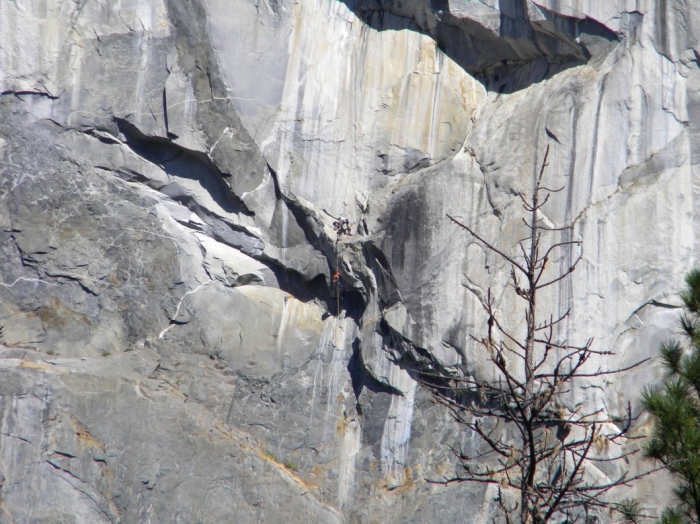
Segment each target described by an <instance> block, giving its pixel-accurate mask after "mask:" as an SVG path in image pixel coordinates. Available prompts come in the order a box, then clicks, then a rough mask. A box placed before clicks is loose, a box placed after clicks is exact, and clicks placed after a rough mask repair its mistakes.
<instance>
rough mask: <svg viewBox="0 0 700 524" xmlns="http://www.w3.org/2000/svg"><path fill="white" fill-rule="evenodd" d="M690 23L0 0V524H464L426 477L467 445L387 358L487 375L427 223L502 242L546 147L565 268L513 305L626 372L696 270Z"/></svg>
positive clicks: (456, 244) (647, 17)
mask: <svg viewBox="0 0 700 524" xmlns="http://www.w3.org/2000/svg"><path fill="white" fill-rule="evenodd" d="M699 39H700V5H698V4H697V3H696V2H692V1H682V0H609V1H608V0H606V1H598V0H527V1H525V0H443V1H430V2H429V1H427V0H407V1H398V0H342V1H340V0H296V1H294V2H292V1H288V0H189V1H187V2H184V1H181V0H122V1H121V2H96V1H88V0H31V1H30V0H13V1H0V413H1V414H0V523H17V524H20V523H39V522H64V523H69V522H72V523H95V522H122V523H127V522H164V523H165V522H168V523H170V522H188V523H189V522H212V523H213V522H241V523H246V522H251V523H252V522H299V523H302V522H303V523H306V522H329V523H331V522H332V523H340V522H348V523H370V522H386V523H391V522H396V523H399V522H401V523H406V522H416V523H418V522H434V521H444V522H465V523H470V522H485V521H487V520H490V515H491V514H492V512H493V511H495V504H494V493H493V492H491V491H490V489H485V488H484V487H482V486H479V485H469V484H467V485H465V484H461V485H454V484H453V485H449V486H443V485H440V484H436V483H434V482H431V480H436V479H438V480H439V479H441V478H443V477H444V476H445V475H448V476H449V475H450V472H451V471H453V468H454V461H453V458H452V456H451V454H450V452H449V450H448V446H449V445H458V444H460V443H461V444H463V445H466V446H467V447H470V446H471V447H472V448H475V447H476V446H477V445H478V440H477V439H475V438H474V436H473V435H469V434H464V433H460V432H459V431H458V430H457V428H455V427H454V426H453V424H452V423H451V421H450V419H449V417H448V416H447V414H446V413H444V412H443V411H441V410H440V409H439V408H437V407H436V406H434V405H433V404H432V403H431V400H430V396H429V395H428V394H427V393H426V392H425V391H423V390H421V389H419V388H418V387H417V384H416V382H415V380H414V378H415V377H414V376H413V375H412V373H413V371H412V369H413V368H414V367H415V366H416V362H418V363H419V364H418V365H430V366H442V367H445V368H452V369H455V370H458V371H459V372H462V373H467V374H469V375H472V376H474V377H477V378H478V379H479V380H488V379H489V378H491V377H493V374H494V370H493V369H492V368H491V367H490V366H489V363H488V359H487V357H486V355H484V354H482V353H481V351H480V349H479V347H478V346H476V345H475V344H474V343H473V340H472V338H471V337H472V335H473V336H477V337H478V336H481V335H482V334H483V331H484V326H485V321H486V319H485V317H484V313H483V309H482V307H481V303H482V301H483V300H484V297H485V293H486V289H487V288H489V287H491V288H492V290H493V293H494V295H495V296H496V300H497V301H500V308H501V309H500V312H501V315H502V321H503V322H504V323H506V324H508V325H511V326H513V327H515V328H516V329H517V327H518V325H519V322H520V321H521V313H520V310H519V308H518V306H516V304H514V303H513V302H512V301H510V300H509V299H508V298H507V297H508V296H509V295H508V293H507V290H506V289H505V283H506V281H507V279H508V276H509V268H508V267H506V266H505V265H504V264H503V261H502V260H499V259H498V258H497V257H494V256H493V255H492V254H490V253H485V252H484V251H483V249H482V248H480V247H479V246H478V245H477V244H475V243H473V242H471V241H470V240H469V239H468V238H467V237H466V236H465V234H464V233H463V232H462V231H461V230H459V229H458V228H457V227H456V226H454V224H452V223H451V222H449V221H448V220H447V219H446V213H450V214H452V215H455V216H458V217H460V218H462V219H463V220H465V221H467V222H469V223H470V224H473V225H474V227H475V228H476V229H478V230H479V231H480V232H481V233H482V234H483V235H484V236H485V237H487V238H489V239H494V241H495V242H496V243H497V245H498V246H499V247H500V248H502V249H503V250H506V251H508V252H513V251H514V249H515V246H516V243H517V241H518V240H519V239H520V238H522V236H523V227H522V225H521V224H522V223H521V221H520V218H519V217H520V215H519V212H520V209H521V206H520V201H519V198H518V197H517V193H518V192H520V191H524V192H526V191H527V190H528V188H530V187H531V186H532V180H533V178H532V177H533V173H534V171H535V169H536V167H537V166H538V164H539V163H540V162H541V160H542V156H543V152H544V149H545V147H546V146H547V145H550V146H551V164H550V167H549V169H548V177H549V180H550V185H551V186H552V187H554V186H565V187H566V190H565V191H562V192H561V193H557V194H556V195H555V196H554V197H553V198H552V200H551V201H550V202H549V203H548V204H547V208H546V209H545V213H544V214H545V217H544V219H545V220H548V221H550V222H551V223H553V224H557V225H563V224H565V223H573V224H574V226H575V228H574V232H573V235H574V236H575V237H576V238H579V237H580V238H582V239H583V246H584V247H583V249H584V258H583V261H582V263H581V265H580V266H579V267H578V269H577V271H576V272H575V274H574V277H573V279H571V280H570V281H565V282H563V283H562V285H560V286H558V287H557V288H555V289H552V290H551V292H550V294H549V295H547V296H546V297H545V298H546V300H545V303H544V304H543V305H542V308H543V309H546V310H548V311H551V312H552V314H555V315H556V314H557V313H562V312H564V311H566V310H567V309H569V308H571V310H572V316H571V319H570V321H569V322H568V323H567V324H566V325H565V326H563V327H562V330H561V332H560V333H559V334H558V336H560V337H561V338H566V339H568V340H570V341H584V340H586V339H587V338H589V337H591V336H594V337H595V338H596V345H597V347H598V348H600V349H609V350H612V351H614V352H615V356H614V357H613V358H611V359H607V360H604V359H601V360H599V361H596V362H592V363H591V368H592V369H595V368H597V367H598V366H603V367H608V368H614V367H616V366H627V365H629V364H631V363H633V362H636V361H638V360H640V359H643V358H646V357H648V356H653V355H655V354H656V349H657V346H658V343H659V342H660V341H661V340H663V339H665V338H666V337H668V336H669V334H670V330H671V329H673V328H674V326H675V322H676V317H677V313H678V311H677V307H678V300H677V298H676V295H677V292H678V290H679V288H680V286H681V284H682V279H683V276H684V274H685V272H686V271H687V270H688V269H689V268H691V267H693V266H694V265H696V264H697V262H698V255H699V254H700V247H699V246H698V243H697V240H696V239H697V238H698V235H699V234H700V215H699V213H700V211H698V210H700V202H699V199H700V186H699V185H698V177H699V176H700V130H699V128H698V126H699V125H700V71H699V68H698V66H699V64H700V40H699ZM545 128H546V129H547V130H548V131H549V135H552V136H554V137H555V138H550V137H549V136H548V134H546V133H545ZM341 215H342V216H345V217H348V218H349V219H351V220H352V222H353V234H352V236H350V237H343V238H342V239H338V238H337V237H336V234H335V232H334V229H333V221H334V220H335V219H336V218H337V217H338V216H341ZM576 254H577V253H576V252H568V253H565V254H563V255H562V257H561V258H560V259H559V260H557V261H556V262H557V263H558V264H560V265H561V266H562V267H566V264H567V263H569V262H570V260H571V259H572V258H573V257H575V256H576ZM336 270H337V271H339V272H340V274H341V278H342V282H343V287H342V292H341V293H340V295H341V296H338V293H337V290H336V288H335V286H333V285H331V278H330V276H331V274H333V273H334V272H335V271H336ZM338 305H340V310H339V308H338ZM406 363H412V365H410V366H407V365H405V364H406ZM658 376H659V368H658V366H657V365H656V364H654V363H650V364H647V365H645V366H643V367H641V368H639V369H637V370H635V371H634V372H629V373H626V374H624V375H622V376H618V377H615V378H614V379H613V380H612V381H609V380H608V381H605V380H602V379H601V380H592V381H591V383H590V384H585V385H582V386H583V387H582V388H581V389H579V390H577V391H576V392H575V393H574V394H572V395H569V396H568V397H567V398H566V399H565V401H566V403H567V404H568V405H569V407H571V408H574V407H575V406H577V405H579V404H583V405H585V406H586V407H587V408H589V409H598V408H601V409H604V410H605V411H606V412H607V413H610V414H613V415H615V414H619V413H620V412H621V410H624V408H625V406H626V405H627V402H628V401H630V402H632V405H633V409H634V410H635V412H638V409H639V406H638V395H639V392H640V390H641V388H642V387H643V386H644V385H646V384H649V383H651V382H653V381H654V380H656V379H657V378H658ZM646 424H647V421H646V420H645V418H644V417H642V418H641V419H640V420H639V421H638V423H637V425H636V426H635V428H634V430H633V431H634V432H636V433H638V434H643V432H644V431H646V427H647V426H646ZM641 467H644V465H643V464H640V462H639V461H638V460H636V459H635V460H633V461H632V462H631V463H630V464H629V465H620V466H618V468H629V469H630V470H632V471H636V470H638V469H639V468H641ZM601 469H602V471H601V472H600V474H601V475H610V476H613V475H615V473H616V471H615V470H607V469H605V468H602V467H601ZM659 483H660V480H659V479H650V480H645V481H644V482H640V483H638V484H637V485H636V486H635V488H634V489H633V490H631V491H629V492H624V493H623V492H621V493H619V494H616V496H620V497H622V498H626V497H630V496H638V497H639V498H640V499H641V500H643V501H644V505H645V507H646V509H647V510H648V511H649V512H651V513H654V512H656V511H657V510H658V508H659V507H660V506H661V505H662V504H663V503H664V502H665V501H666V498H667V496H668V495H667V493H666V492H665V491H664V489H663V488H659Z"/></svg>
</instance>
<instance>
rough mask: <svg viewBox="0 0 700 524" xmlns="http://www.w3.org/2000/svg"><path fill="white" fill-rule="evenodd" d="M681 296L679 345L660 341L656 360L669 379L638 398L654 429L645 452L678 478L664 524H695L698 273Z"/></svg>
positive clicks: (699, 451) (699, 474) (699, 493)
mask: <svg viewBox="0 0 700 524" xmlns="http://www.w3.org/2000/svg"><path fill="white" fill-rule="evenodd" d="M685 281H686V285H687V287H686V290H685V291H684V292H683V293H682V294H681V299H682V300H683V303H684V305H685V309H686V312H685V314H684V315H683V316H682V317H681V322H680V323H681V330H682V334H683V336H684V339H685V340H684V342H685V343H684V344H683V343H681V342H679V341H669V342H665V343H664V344H662V346H661V351H660V353H661V361H662V363H663V366H664V367H665V368H666V370H667V372H668V375H667V377H666V379H665V380H664V382H663V384H662V385H661V386H660V387H657V388H648V389H647V390H646V391H645V392H644V395H643V397H642V402H643V404H644V407H645V408H646V409H647V411H649V413H651V415H652V417H653V419H654V431H653V434H652V436H651V438H650V439H649V440H648V441H647V444H646V446H645V449H644V453H645V456H646V457H647V458H649V459H653V460H656V461H658V462H660V463H662V464H663V465H664V467H665V468H666V469H667V470H668V471H669V472H670V473H671V474H672V475H673V476H674V477H675V478H676V479H677V481H678V483H677V485H676V487H675V488H674V490H673V492H674V495H675V497H676V499H677V501H676V502H677V503H676V504H673V505H671V506H669V507H668V508H667V509H666V510H665V511H664V513H663V516H662V518H661V522H662V523H663V524H681V523H688V522H696V523H697V522H700V270H694V271H691V272H690V273H689V274H688V276H687V277H686V280H685Z"/></svg>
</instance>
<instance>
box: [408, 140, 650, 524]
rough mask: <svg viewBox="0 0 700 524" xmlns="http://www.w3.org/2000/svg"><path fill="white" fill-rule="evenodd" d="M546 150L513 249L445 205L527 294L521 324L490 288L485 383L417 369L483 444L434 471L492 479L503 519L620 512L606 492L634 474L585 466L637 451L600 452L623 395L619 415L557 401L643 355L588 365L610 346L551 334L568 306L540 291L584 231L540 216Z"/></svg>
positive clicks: (556, 276)
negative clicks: (554, 306)
mask: <svg viewBox="0 0 700 524" xmlns="http://www.w3.org/2000/svg"><path fill="white" fill-rule="evenodd" d="M548 158H549V147H547V150H546V152H545V155H544V160H543V161H542V164H541V167H540V170H539V173H537V174H536V177H535V180H534V184H533V186H534V188H533V191H532V194H531V195H529V196H525V195H524V194H520V199H521V200H522V204H523V207H524V210H525V217H524V218H523V221H524V223H525V226H526V227H527V230H528V231H529V234H528V235H527V238H525V239H524V240H522V241H521V242H519V244H518V251H519V252H518V254H517V255H511V254H508V253H507V252H506V250H505V249H501V248H499V247H497V246H496V245H495V243H493V242H490V241H489V240H487V239H486V238H484V237H483V236H482V235H480V234H479V233H478V232H477V231H476V230H475V229H474V228H472V227H471V226H469V225H467V224H465V223H464V222H462V221H460V220H457V219H456V218H454V217H453V216H450V215H448V217H449V219H450V220H452V221H453V222H454V223H455V224H457V225H458V226H459V227H461V228H462V229H464V230H465V231H467V232H468V233H469V235H471V237H473V238H474V239H475V240H476V241H477V242H479V243H480V244H481V245H482V246H484V247H485V248H486V249H487V250H490V251H492V252H493V253H495V254H496V255H498V256H499V257H500V258H502V259H503V260H504V261H505V262H506V263H507V264H508V265H510V283H509V286H508V288H509V289H511V291H512V292H513V295H514V296H513V299H514V300H520V301H522V302H523V303H524V315H525V318H524V324H525V327H524V330H523V329H521V330H520V331H519V332H516V331H515V330H513V329H511V328H509V327H507V325H506V324H507V322H505V321H504V319H503V318H502V317H501V312H500V311H499V309H498V308H497V307H496V306H495V305H494V300H493V298H492V293H491V290H490V289H489V291H488V294H487V296H486V299H485V303H484V304H483V306H484V309H485V311H486V314H487V316H488V323H487V332H486V334H485V336H483V337H482V338H477V337H472V338H473V339H474V340H475V342H476V343H477V344H478V345H479V346H480V347H482V348H483V350H484V351H485V353H486V354H487V355H488V357H489V359H490V361H491V362H492V363H493V364H494V366H495V368H496V370H497V371H498V379H497V380H496V381H494V382H487V383H484V382H481V381H478V380H477V379H474V378H469V377H466V378H465V377H464V376H459V377H458V376H456V375H452V374H449V373H447V372H445V371H435V370H433V371H428V372H425V370H424V371H423V372H422V373H421V374H420V377H421V378H420V381H421V383H422V385H423V386H426V387H428V388H429V389H431V390H432V391H433V393H434V395H435V398H436V399H437V401H438V402H439V403H440V404H442V405H444V406H446V407H447V408H448V409H449V411H450V412H451V414H452V416H453V417H454V419H455V420H456V421H457V422H458V423H459V424H460V425H462V426H464V427H466V428H468V429H469V430H471V431H473V432H475V433H476V434H477V435H478V436H479V437H480V439H481V440H482V441H483V443H484V444H485V445H484V446H483V448H482V449H485V450H486V451H482V452H481V453H477V454H476V455H469V454H467V452H466V451H465V450H463V449H454V450H453V451H454V452H455V453H456V455H457V457H458V458H459V460H460V462H461V466H462V467H461V468H460V473H459V474H457V475H456V476H455V477H453V478H443V479H441V480H436V481H437V482H441V483H451V482H461V481H471V482H482V483H488V484H495V485H497V486H498V494H499V495H498V500H499V504H500V508H501V513H502V515H503V518H504V520H505V521H506V522H507V523H508V524H510V523H513V522H518V521H519V522H521V523H523V524H525V523H528V524H539V523H546V522H550V521H552V520H557V521H562V520H566V521H567V522H575V521H576V520H578V519H579V518H581V517H582V516H584V515H588V514H589V513H594V512H595V511H600V510H602V509H603V508H607V509H617V510H619V511H621V512H625V511H627V508H628V507H629V506H628V505H624V504H611V503H610V502H608V501H607V499H606V495H608V494H609V492H610V491H611V490H613V489H614V488H618V487H620V486H629V484H630V482H631V481H633V480H635V479H636V478H639V476H640V475H638V476H636V477H630V476H628V475H627V474H626V473H622V474H620V475H619V476H616V477H615V478H612V479H608V480H605V481H599V480H595V478H594V477H593V476H591V475H587V474H586V468H587V467H590V465H596V463H598V464H597V465H598V466H599V465H600V464H599V463H600V462H604V461H608V462H615V461H618V460H621V459H624V458H625V457H626V456H628V455H630V454H633V453H635V451H627V452H625V451H622V448H619V449H620V450H621V451H620V452H619V453H616V454H615V453H613V454H612V455H611V454H610V453H599V452H600V451H601V450H602V449H608V450H609V449H610V448H611V446H610V444H611V443H620V442H621V441H622V440H623V439H625V438H627V437H626V434H627V432H628V430H629V428H630V425H631V422H632V416H631V408H630V405H629V404H628V406H627V413H626V416H624V417H622V419H617V420H613V419H611V418H609V417H608V415H607V413H605V412H603V410H596V411H590V412H582V411H581V410H580V409H579V410H574V411H570V410H567V409H566V408H565V407H564V403H563V402H562V401H563V395H565V394H567V393H569V392H571V391H572V390H573V388H576V387H580V385H581V384H580V381H582V380H586V381H587V382H590V381H591V379H593V378H594V377H601V376H604V375H614V374H617V373H621V372H624V371H627V370H630V369H632V368H634V367H637V366H639V365H640V364H642V363H643V362H645V361H640V362H637V363H636V364H634V365H632V366H629V367H626V368H621V369H615V370H612V371H610V370H604V369H600V368H597V369H594V370H591V369H590V365H589V366H587V365H586V364H589V361H590V360H591V357H593V356H594V355H595V356H605V355H611V352H610V351H597V350H594V349H593V347H592V344H593V339H592V338H590V339H588V340H587V341H586V342H585V343H584V344H582V345H573V344H571V343H569V342H568V341H566V340H561V339H560V338H558V335H557V333H558V327H559V326H560V325H562V323H564V322H565V321H566V320H567V319H568V318H569V316H570V314H571V310H570V309H569V310H568V311H566V312H564V313H563V314H561V315H559V316H557V317H554V316H553V315H551V314H550V315H547V314H546V313H545V314H543V313H542V312H541V311H540V309H539V308H538V306H539V304H538V299H539V297H540V292H541V291H542V290H543V289H545V288H548V287H550V286H553V285H555V284H557V283H559V282H561V281H562V280H564V279H567V278H570V277H571V274H572V273H573V272H574V270H575V269H576V266H577V264H578V263H579V262H580V261H581V258H582V253H583V251H582V247H581V240H576V239H573V226H572V225H568V226H565V227H562V228H555V227H547V226H545V224H544V223H543V221H542V218H541V217H542V211H541V210H542V207H543V206H544V205H545V204H546V203H547V202H548V201H549V199H550V197H551V196H552V194H553V193H556V192H557V191H561V189H549V188H547V187H546V186H545V185H544V184H543V176H544V173H545V170H546V167H547V165H548V163H547V160H548ZM562 189H563V188H562ZM557 239H558V240H557ZM562 239H563V240H562ZM572 252H573V255H571V253H572ZM567 253H568V254H569V259H570V260H573V261H572V262H571V263H567V264H565V265H564V267H563V268H562V264H561V262H557V263H554V261H560V260H562V259H563V260H566V258H567V257H565V256H563V255H565V254H567ZM599 478H600V477H599ZM628 513H629V512H628ZM628 517H629V515H628Z"/></svg>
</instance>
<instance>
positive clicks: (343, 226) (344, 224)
mask: <svg viewBox="0 0 700 524" xmlns="http://www.w3.org/2000/svg"><path fill="white" fill-rule="evenodd" d="M333 228H334V229H335V233H336V235H338V237H340V236H342V235H347V236H350V234H351V233H350V220H348V219H347V218H345V217H338V219H337V220H335V221H334V222H333Z"/></svg>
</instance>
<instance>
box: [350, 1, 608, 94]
mask: <svg viewBox="0 0 700 524" xmlns="http://www.w3.org/2000/svg"><path fill="white" fill-rule="evenodd" d="M338 1H339V2H342V3H343V4H345V5H346V6H347V7H348V8H349V9H350V10H351V11H352V12H353V13H354V14H355V15H356V16H357V17H358V18H359V19H360V20H362V21H363V22H364V23H365V24H366V25H367V26H368V27H370V28H372V29H374V30H376V31H405V30H408V31H416V32H419V33H421V34H424V35H427V36H429V37H430V38H432V39H433V40H434V41H435V42H436V43H437V46H438V47H439V49H440V50H441V51H442V52H443V53H444V54H445V55H446V56H447V57H448V58H450V59H451V60H453V61H454V62H455V63H457V64H458V65H459V66H460V67H461V68H462V69H464V70H465V71H466V72H467V73H469V74H470V75H471V76H473V77H474V78H476V79H477V80H479V81H480V82H481V83H482V84H483V85H484V87H485V88H486V89H488V90H489V91H494V92H498V93H513V92H516V91H519V90H521V89H524V88H526V87H528V86H530V85H532V84H534V83H537V82H541V81H542V80H545V79H547V78H550V77H552V76H554V75H555V74H557V73H559V72H560V71H563V70H565V69H568V68H570V67H575V66H579V65H582V64H585V63H586V62H587V61H588V60H589V59H590V58H591V57H592V56H595V55H597V54H601V53H607V52H608V51H609V50H610V49H611V48H612V47H613V45H614V44H615V43H617V42H618V40H619V39H618V36H617V35H616V34H615V33H614V32H613V31H611V30H610V29H608V28H607V27H605V26H604V25H602V24H601V23H599V22H597V21H595V20H593V19H590V18H583V19H579V18H570V17H565V16H562V15H560V14H558V13H554V12H553V11H548V10H546V9H543V8H540V12H541V13H542V16H543V19H542V20H534V21H533V20H529V19H528V12H527V7H526V3H525V0H499V10H498V11H497V10H495V9H492V8H489V7H487V6H485V5H483V4H480V3H474V4H473V5H474V7H473V11H471V12H470V16H471V17H467V16H466V14H461V15H460V16H456V15H455V14H454V13H453V12H451V11H450V7H449V1H448V0H408V1H403V2H401V1H399V0H338ZM470 9H472V8H470ZM477 20H478V21H477Z"/></svg>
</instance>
